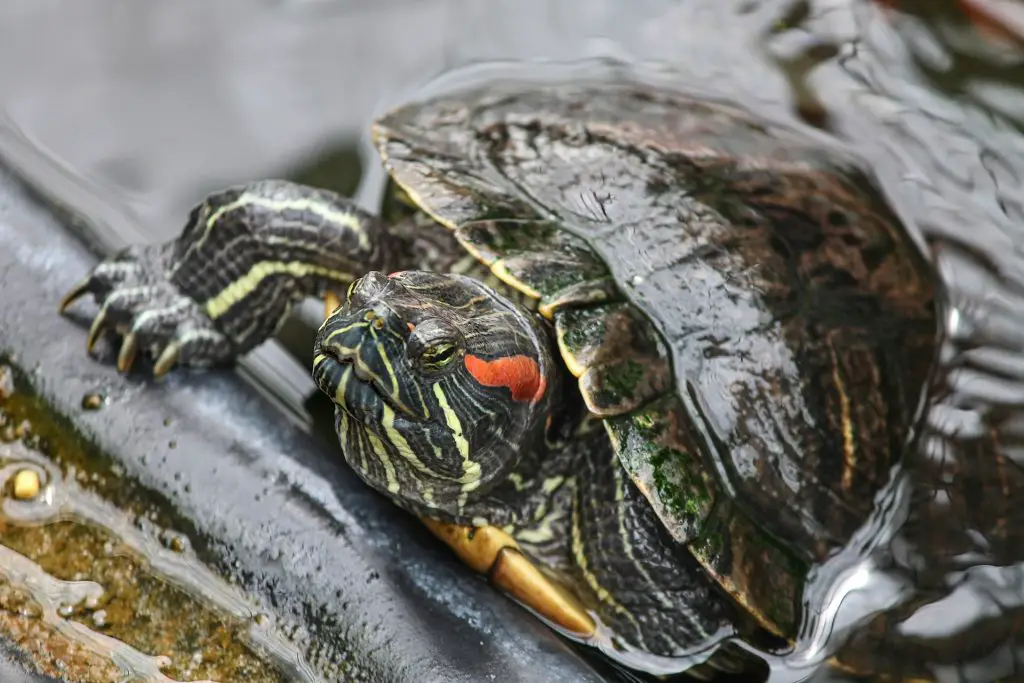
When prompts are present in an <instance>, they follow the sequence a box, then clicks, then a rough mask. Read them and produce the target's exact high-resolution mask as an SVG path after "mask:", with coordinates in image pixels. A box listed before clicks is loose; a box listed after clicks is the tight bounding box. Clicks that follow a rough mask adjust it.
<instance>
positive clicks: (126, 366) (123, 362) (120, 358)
mask: <svg viewBox="0 0 1024 683" xmlns="http://www.w3.org/2000/svg"><path fill="white" fill-rule="evenodd" d="M138 354H139V335H138V333H136V332H129V333H128V334H126V335H125V336H124V340H123V341H122V342H121V351H120V352H119V353H118V354H117V371H118V372H122V373H123V372H128V371H129V370H131V368H132V364H134V363H135V357H136V356H138Z"/></svg>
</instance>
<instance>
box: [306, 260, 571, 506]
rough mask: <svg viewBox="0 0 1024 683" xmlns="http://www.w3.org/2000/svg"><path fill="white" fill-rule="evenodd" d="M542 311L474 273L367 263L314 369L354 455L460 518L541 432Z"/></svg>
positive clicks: (415, 497)
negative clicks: (391, 269)
mask: <svg viewBox="0 0 1024 683" xmlns="http://www.w3.org/2000/svg"><path fill="white" fill-rule="evenodd" d="M543 325H544V323H543V322H542V321H540V320H539V319H537V318H536V317H535V316H533V315H532V314H531V313H529V312H528V311H526V310H524V309H522V308H520V307H519V306H517V305H515V304H513V303H511V302H510V301H508V300H507V299H505V298H504V297H502V296H500V295H499V294H497V293H496V292H494V291H493V290H492V289H490V288H488V287H486V286H485V285H483V284H482V283H480V282H478V281H476V280H473V279H471V278H468V277H463V276H459V275H448V274H444V275H442V274H437V273H429V272H422V271H403V272H400V273H394V274H392V275H390V276H385V275H383V274H382V273H378V272H371V273H368V274H367V275H366V276H364V277H363V278H361V279H359V280H356V281H355V282H353V283H352V286H350V287H349V290H348V294H347V296H346V300H345V302H344V303H343V304H342V305H341V306H339V307H338V308H337V309H336V310H335V311H334V312H333V313H332V314H331V315H330V316H329V317H328V318H327V320H326V321H325V322H324V324H323V325H322V326H321V328H320V331H319V332H318V333H317V338H316V345H315V351H314V360H313V376H314V379H315V380H316V382H317V384H318V386H319V387H320V389H321V390H322V391H323V392H324V393H326V394H327V396H328V397H330V398H331V400H332V401H334V403H335V422H336V428H337V432H338V437H339V439H340V440H341V447H342V451H343V452H344V455H345V459H346V460H347V461H348V463H349V464H350V465H351V466H352V467H353V468H354V469H355V470H356V472H358V473H359V475H360V476H361V477H362V478H363V479H364V480H365V481H366V482H367V483H368V484H370V485H371V486H373V487H374V488H376V489H377V490H378V491H380V492H382V493H384V494H386V495H389V496H390V497H391V498H393V499H395V500H396V502H398V503H399V504H401V505H403V506H404V507H406V508H408V509H411V510H413V511H414V512H416V513H418V514H422V515H424V516H428V517H436V518H442V519H447V520H448V521H456V522H460V523H465V522H466V521H467V520H466V519H465V518H464V517H463V508H464V506H465V503H466V501H467V499H469V498H471V497H476V496H478V495H481V494H484V493H486V492H487V491H488V490H489V489H490V488H492V487H493V485H494V484H496V483H497V482H499V481H501V480H502V479H503V478H504V477H505V476H506V475H507V474H508V472H509V470H510V469H511V468H512V467H514V466H515V465H516V463H517V462H518V460H519V454H520V450H521V449H524V448H530V447H532V446H534V445H535V444H536V443H537V440H538V439H541V438H543V434H544V430H545V426H546V424H545V423H546V421H547V416H548V410H549V404H550V398H549V397H550V396H551V395H552V391H551V389H552V386H551V385H552V384H553V383H554V382H555V381H556V377H557V367H556V366H557V363H556V362H555V360H554V356H553V352H552V349H551V345H550V342H549V338H550V337H549V335H548V334H547V332H546V330H544V329H543V328H542V326H543Z"/></svg>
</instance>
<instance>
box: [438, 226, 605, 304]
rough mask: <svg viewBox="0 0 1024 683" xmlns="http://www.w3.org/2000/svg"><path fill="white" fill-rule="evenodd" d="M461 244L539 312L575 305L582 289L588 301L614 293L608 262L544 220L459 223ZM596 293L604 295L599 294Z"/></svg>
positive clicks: (457, 234)
mask: <svg viewBox="0 0 1024 683" xmlns="http://www.w3.org/2000/svg"><path fill="white" fill-rule="evenodd" d="M456 236H457V238H458V240H459V242H460V243H461V244H462V245H463V246H464V247H465V248H466V249H467V250H468V251H470V252H471V253H473V254H474V255H475V256H476V257H477V258H478V259H480V260H481V261H482V262H483V263H485V264H487V265H488V266H490V267H491V270H493V271H494V274H495V275H497V276H498V277H499V278H501V280H502V281H504V282H505V283H506V284H508V285H510V286H512V287H514V288H515V289H517V290H519V291H520V292H523V293H525V294H528V295H529V296H532V297H535V298H537V299H539V300H540V304H541V308H542V314H543V311H548V313H546V314H545V315H546V317H550V311H552V310H553V306H552V304H553V303H554V302H559V303H560V304H562V305H565V304H568V303H574V302H575V301H576V298H577V297H578V294H579V293H580V291H581V290H580V288H581V287H585V286H588V285H589V287H587V290H586V291H587V298H588V300H589V301H591V302H593V301H601V300H609V299H611V298H613V297H617V296H618V293H617V290H616V289H615V288H614V286H608V285H609V284H611V279H610V275H609V273H608V268H607V266H606V265H605V264H604V263H603V262H602V261H601V259H600V258H599V257H598V255H597V254H595V253H594V252H593V250H591V248H590V247H589V246H588V245H587V243H586V242H584V241H583V240H582V239H580V238H579V237H576V236H575V235H573V234H572V233H570V232H568V231H566V230H564V229H562V227H561V226H559V225H558V224H557V223H551V222H547V221H519V220H483V221H475V222H470V223H466V224H462V225H459V226H458V228H456ZM596 295H600V296H601V297H602V298H598V296H596Z"/></svg>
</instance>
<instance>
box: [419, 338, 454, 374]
mask: <svg viewBox="0 0 1024 683" xmlns="http://www.w3.org/2000/svg"><path fill="white" fill-rule="evenodd" d="M457 351H458V348H457V347H456V346H455V344H452V343H451V342H441V343H440V344H434V345H433V346H428V347H427V348H425V349H424V350H423V353H422V354H420V363H421V364H422V365H423V367H424V369H426V370H433V371H436V370H441V369H443V368H445V367H446V366H447V365H448V364H449V363H451V362H452V360H453V359H454V358H455V354H456V352H457Z"/></svg>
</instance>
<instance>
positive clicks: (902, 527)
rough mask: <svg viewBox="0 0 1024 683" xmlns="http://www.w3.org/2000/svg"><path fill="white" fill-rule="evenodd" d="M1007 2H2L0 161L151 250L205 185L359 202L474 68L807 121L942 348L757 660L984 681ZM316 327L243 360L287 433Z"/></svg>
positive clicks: (1014, 559) (1007, 344) (1008, 279)
mask: <svg viewBox="0 0 1024 683" xmlns="http://www.w3.org/2000/svg"><path fill="white" fill-rule="evenodd" d="M1018 7H1019V6H1017V5H1015V4H1014V3H1012V2H1010V1H1009V0H961V1H960V2H954V1H953V0H949V1H945V0H887V1H886V2H868V1H866V0H817V1H815V2H782V1H775V0H773V1H768V0H764V1H760V2H759V1H757V0H742V1H739V0H737V1H733V0H703V1H699V2H698V1H695V0H674V1H673V0H643V1H642V2H641V1H640V0H630V1H629V2H625V0H621V1H620V2H613V1H612V0H599V1H597V0H595V1H593V2H587V3H580V2H557V1H547V2H541V1H539V0H515V1H512V0H508V1H503V0H495V1H493V2H488V3H486V4H482V3H479V2H474V1H473V0H463V1H448V0H431V1H424V2H416V3H413V2H407V1H405V0H388V1H386V2H384V1H382V2H379V3H375V4H374V5H373V6H372V9H371V7H370V5H365V4H357V3H353V2H347V1H345V0H319V1H312V0H307V1H304V2H299V1H298V0H292V1H290V2H289V1H285V0H279V1H277V2H271V1H269V0H268V1H264V2H258V3H257V2H242V0H225V1H223V2H219V3H217V4H216V5H213V6H211V5H209V4H208V3H205V2H202V0H176V1H171V0H165V1H164V2H155V3H149V4H146V5H138V6H136V5H131V6H128V5H123V4H121V3H116V2H114V0H91V2H81V1H80V0H48V1H47V2H40V1H39V0H35V1H34V2H29V1H24V2H9V3H5V4H4V6H3V7H2V8H0V26H2V27H4V29H3V32H4V39H3V40H0V92H2V93H4V95H3V99H2V101H0V105H2V108H3V114H4V116H5V118H6V121H7V126H6V129H5V130H2V131H0V154H3V155H4V156H6V157H7V158H11V159H13V160H14V161H15V163H16V164H19V165H20V166H21V167H22V169H23V171H24V172H25V173H26V174H27V175H29V176H32V177H33V178H34V180H35V181H36V183H37V185H38V186H39V187H41V188H42V189H43V190H44V191H45V192H47V193H48V194H50V195H51V196H52V197H53V198H54V199H56V200H58V201H59V202H60V203H62V204H63V205H65V206H66V207H67V208H68V209H69V210H70V211H71V212H73V213H74V212H81V213H83V214H84V215H86V216H88V217H89V221H88V223H87V224H83V227H84V229H87V230H89V231H91V232H92V236H93V237H94V238H95V239H96V240H98V242H99V243H100V244H103V245H105V246H106V247H107V248H110V247H113V246H115V245H118V244H122V243H125V242H130V241H140V240H141V241H151V240H160V239H167V238H168V237H170V236H171V235H173V234H175V233H176V231H177V230H178V229H179V228H180V223H181V221H182V219H183V217H184V215H185V213H186V211H187V210H188V208H189V207H190V206H191V204H192V203H193V202H194V201H195V200H196V199H197V198H198V197H200V196H202V195H203V194H204V193H205V192H207V191H209V190H212V189H214V188H217V187H220V186H223V185H227V184H230V183H234V182H241V181H245V180H249V179H252V178H258V177H269V176H286V177H293V178H301V179H303V180H306V181H308V182H315V184H318V185H325V186H333V187H336V188H338V189H341V190H344V191H346V192H354V193H356V195H357V196H358V197H359V198H360V201H361V202H362V203H364V204H365V205H367V206H368V207H372V206H373V204H374V199H375V192H376V190H377V188H379V180H380V178H379V171H376V170H375V169H377V168H378V167H377V165H376V163H375V161H374V159H373V158H372V156H371V155H370V154H368V151H367V147H366V144H365V138H364V130H365V124H366V122H367V121H368V120H369V118H370V117H371V116H372V115H373V114H374V113H377V112H379V111H381V110H382V109H384V108H387V107H389V106H391V105H394V104H396V103H397V102H399V101H401V99H402V98H403V97H404V96H405V95H406V94H407V93H408V92H409V91H410V90H411V89H413V88H415V87H417V86H420V85H421V84H423V83H425V82H427V81H428V80H430V79H431V78H433V77H434V76H436V75H438V74H441V73H443V72H446V71H448V70H450V69H452V68H455V67H459V66H465V65H469V64H473V63H477V62H481V61H487V60H494V59H526V58H530V59H536V58H544V59H578V58H581V57H601V56H605V57H617V58H622V59H629V60H633V59H642V60H658V61H664V62H667V63H669V64H671V65H673V67H674V68H676V69H677V70H679V72H680V73H681V74H683V78H684V79H685V81H686V84H687V85H689V86H693V87H697V88H708V89H712V90H714V91H716V92H718V93H720V94H724V95H726V96H728V97H731V98H733V99H735V100H737V101H739V102H741V103H743V104H745V105H746V106H748V107H751V108H753V109H755V110H759V111H764V112H766V113H768V114H770V115H773V116H777V117H780V118H787V117H788V118H801V119H803V120H805V121H807V122H810V123H812V124H813V125H816V126H819V127H820V128H822V129H823V130H825V131H826V132H828V133H830V134H832V135H835V136H837V137H839V138H840V139H842V140H844V141H846V142H848V143H850V144H851V145H852V146H853V147H854V148H855V149H856V150H857V151H858V152H859V153H860V154H861V155H862V156H863V157H864V158H865V159H866V161H867V162H868V163H869V164H870V165H871V166H872V168H874V169H875V171H876V172H877V173H878V175H879V176H880V177H881V178H882V180H883V182H884V184H885V186H886V187H887V189H888V190H889V192H890V193H891V195H892V198H893V200H894V201H895V203H896V205H897V208H898V209H899V211H900V212H901V213H902V214H903V216H904V217H905V218H906V220H907V222H908V224H909V225H911V226H912V228H913V229H914V230H915V231H916V235H915V236H916V237H917V238H918V239H919V240H920V242H921V244H922V246H923V248H925V249H926V250H927V251H928V252H929V253H930V254H931V255H932V256H933V259H934V263H935V266H936V269H937V271H938V272H939V273H940V275H941V277H942V279H943V281H944V283H945V285H946V289H947V292H948V296H947V301H946V302H945V303H946V306H945V315H944V320H943V328H944V329H943V336H944V340H945V341H944V344H943V347H942V352H941V363H940V370H939V372H938V375H937V377H936V379H935V388H934V391H933V392H932V394H931V395H930V396H929V403H928V405H927V406H926V410H927V412H926V415H927V417H926V419H925V421H924V426H923V428H922V433H921V434H920V435H919V444H920V445H919V447H918V448H917V449H915V450H914V451H913V452H911V453H910V454H909V455H908V457H907V458H906V460H905V461H904V463H903V467H902V469H901V470H900V472H899V476H898V477H897V478H896V479H895V480H894V482H893V484H892V486H891V487H890V489H889V490H887V491H884V492H882V494H880V496H879V501H878V502H879V504H878V514H877V517H876V518H875V519H873V520H871V522H870V523H869V524H868V525H866V527H865V528H864V529H863V530H862V534H860V535H859V536H858V537H857V538H855V539H854V541H853V542H852V543H851V546H850V548H849V550H848V551H847V552H845V553H842V554H840V555H838V556H836V557H835V558H833V560H832V561H831V562H830V563H829V564H828V565H827V566H825V567H822V568H821V569H820V571H819V572H818V573H817V575H816V580H815V581H814V582H813V583H812V585H811V588H810V592H811V594H812V595H814V596H816V598H820V600H818V599H816V600H814V604H815V605H825V606H826V607H825V609H824V610H823V611H822V613H820V614H818V613H813V614H809V615H808V617H809V618H808V619H807V622H806V627H805V631H804V633H802V634H801V639H800V641H799V642H798V644H797V647H796V650H795V652H794V653H793V654H792V655H790V656H788V657H786V658H778V659H774V660H772V662H771V663H772V665H773V672H774V673H773V675H774V677H775V679H776V680H780V681H783V680H799V679H801V678H805V677H807V676H809V675H811V673H812V672H813V671H814V670H815V668H814V667H815V665H816V664H817V663H819V662H821V661H822V660H824V659H825V658H827V657H828V656H829V655H831V654H833V653H834V650H835V648H837V647H839V646H840V645H842V644H843V643H844V642H846V643H847V645H846V647H847V652H846V653H847V656H848V657H850V658H853V659H857V658H866V659H867V660H870V661H876V662H877V661H878V660H879V659H882V660H884V659H886V658H887V657H888V658H891V659H892V660H893V661H889V662H886V664H887V665H889V666H894V667H896V668H903V669H905V670H907V671H910V672H915V673H917V672H923V673H927V674H929V675H931V676H934V677H936V678H938V679H940V680H960V679H966V680H992V679H993V678H996V677H1006V676H1012V675H1017V674H1018V672H1019V671H1021V666H1020V665H1018V664H1017V661H1018V652H1017V649H1016V648H1015V647H1014V645H1013V641H1014V640H1015V639H1014V635H1015V631H1016V621H1017V615H1018V614H1019V613H1020V611H1021V609H1022V605H1021V600H1022V597H1021V596H1022V595H1024V591H1022V590H1021V589H1020V587H1021V585H1022V582H1024V573H1022V568H1021V567H1020V566H1019V562H1020V561H1021V559H1024V558H1022V555H1024V543H1022V541H1024V539H1022V538H1021V536H1022V529H1024V525H1022V524H1020V523H1019V522H1018V521H1017V520H1016V517H1017V513H1016V510H1017V509H1018V507H1019V506H1018V505H1016V504H1015V503H1016V502H1017V501H1019V500H1021V497H1020V496H1021V495H1022V494H1024V476H1022V473H1021V470H1020V467H1019V459H1020V458H1021V457H1022V453H1021V443H1022V439H1021V436H1022V428H1021V425H1022V420H1021V416H1022V413H1021V410H1020V407H1021V405H1022V403H1024V392H1022V390H1021V389H1020V386H1021V382H1020V380H1021V378H1022V377H1024V356H1022V354H1021V349H1022V348H1024V325H1022V324H1021V322H1020V321H1021V320H1022V316H1021V313H1022V312H1024V297H1022V292H1021V290H1022V286H1024V259H1022V255H1021V250H1020V248H1019V247H1018V246H1017V245H1020V244H1024V234H1022V233H1024V228H1022V227H1021V226H1022V220H1021V219H1022V218H1024V194H1022V190H1021V189H1020V188H1021V174H1022V170H1024V138H1022V137H1021V130H1020V129H1021V124H1022V122H1024V100H1022V94H1024V90H1022V88H1021V86H1022V84H1024V72H1022V64H1024V49H1022V47H1021V45H1022V42H1021V38H1020V34H1019V33H1015V31H1017V28H1016V27H1017V26H1019V21H1020V15H1021V14H1024V12H1022V10H1020V9H1018ZM965 8H966V9H969V10H971V13H972V15H973V16H974V17H975V19H978V18H986V23H984V24H981V25H979V24H974V23H971V21H970V20H969V19H968V14H967V13H966V12H965V11H964V10H965ZM993 19H1000V20H1001V21H1002V22H1003V23H1002V26H1004V29H1002V30H999V29H997V27H996V24H995V23H993V22H992V20H993ZM1015 19H1016V20H1017V22H1018V23H1016V24H1015V23H1014V20H1015ZM15 27H16V29H17V30H13V31H12V30H10V29H11V28H15ZM40 150H42V151H44V152H45V153H46V155H47V156H48V157H49V159H50V161H40V157H39V156H38V152H39V151H40ZM54 162H56V163H54ZM359 181H361V183H360V182H359ZM96 196H99V197H102V198H103V201H99V202H97V201H95V200H94V199H93V198H94V197H96ZM315 317H316V311H315V310H313V311H310V315H309V318H310V320H312V319H313V318H315ZM309 338H310V337H309V330H308V325H306V326H304V325H303V324H302V323H301V322H299V323H296V324H295V325H293V326H291V327H290V328H289V329H288V330H286V333H285V334H284V335H283V339H284V341H285V342H286V348H287V349H288V351H287V352H283V351H282V350H281V348H280V347H278V348H268V349H264V350H262V351H261V352H260V353H259V354H257V355H256V356H255V357H254V358H253V359H252V360H251V361H250V362H249V363H248V364H247V366H246V367H247V371H248V372H250V373H251V374H252V376H253V377H254V378H255V380H256V381H258V382H259V383H260V384H261V385H262V386H263V387H264V388H265V390H266V391H268V392H270V393H273V394H274V395H276V396H277V397H278V398H279V400H280V401H281V403H282V405H283V406H285V407H287V408H288V410H289V411H290V414H291V415H292V416H293V417H294V418H295V419H297V420H301V421H308V420H309V419H310V418H309V417H308V414H307V412H306V410H305V408H304V406H303V399H304V397H306V396H308V395H309V394H310V392H311V391H312V385H311V383H310V382H309V379H308V372H307V369H306V366H307V365H308V341H307V340H308V339H309ZM289 354H290V356H289ZM821 596H828V599H827V600H826V599H825V598H824V597H821ZM894 603H895V604H897V605H898V607H895V608H894V607H893V606H892V605H893V604H894ZM882 609H884V610H885V611H884V612H882V613H877V611H878V610H882ZM1003 641H1010V644H1008V645H1005V646H1003V645H1001V643H1002V642H1003ZM819 675H822V676H824V675H826V674H824V673H821V674H819ZM827 675H834V674H827Z"/></svg>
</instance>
